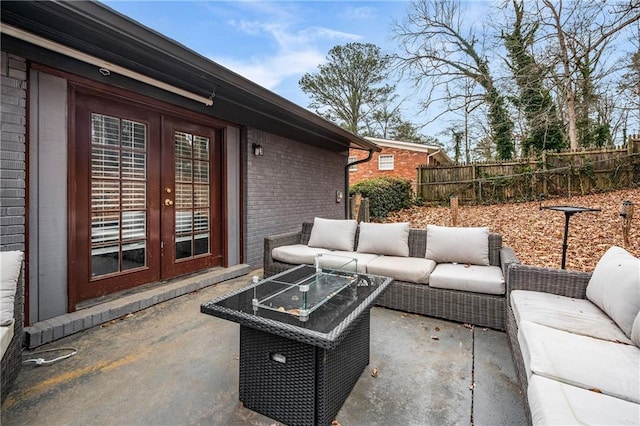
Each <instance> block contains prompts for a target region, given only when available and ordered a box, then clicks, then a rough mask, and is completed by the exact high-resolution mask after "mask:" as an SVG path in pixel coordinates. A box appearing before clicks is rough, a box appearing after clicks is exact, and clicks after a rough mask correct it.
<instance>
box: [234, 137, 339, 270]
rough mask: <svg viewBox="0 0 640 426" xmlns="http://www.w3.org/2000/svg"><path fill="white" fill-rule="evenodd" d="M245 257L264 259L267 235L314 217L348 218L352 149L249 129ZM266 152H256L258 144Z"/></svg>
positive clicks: (295, 228)
mask: <svg viewBox="0 0 640 426" xmlns="http://www.w3.org/2000/svg"><path fill="white" fill-rule="evenodd" d="M242 139H243V141H245V143H246V148H245V153H246V154H245V155H247V158H246V162H244V164H245V165H246V170H245V199H246V202H245V206H246V211H245V220H246V227H245V234H244V235H245V259H244V261H245V263H248V264H251V265H252V266H261V265H262V256H263V251H264V237H266V236H270V235H277V234H281V233H284V232H290V231H299V230H300V229H301V227H302V222H305V221H309V222H312V221H313V219H314V217H316V216H317V217H324V218H328V219H344V218H345V206H344V203H345V201H344V200H342V201H341V202H339V203H338V202H336V191H341V192H344V190H345V187H344V185H345V182H344V168H345V167H346V165H347V153H346V152H343V153H340V152H331V151H327V150H324V149H320V148H316V147H313V146H310V145H305V144H302V143H300V142H297V141H293V140H291V139H287V138H284V137H280V136H275V135H273V134H270V133H267V132H263V131H260V130H256V129H246V130H245V134H244V135H243V138H242ZM254 143H257V144H260V145H262V148H263V151H264V155H263V156H261V157H256V156H255V155H253V148H252V144H254Z"/></svg>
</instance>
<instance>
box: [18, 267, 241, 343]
mask: <svg viewBox="0 0 640 426" xmlns="http://www.w3.org/2000/svg"><path fill="white" fill-rule="evenodd" d="M252 270H253V269H252V267H251V266H250V265H247V264H240V265H235V266H231V267H228V268H214V269H211V270H209V271H206V272H204V273H201V274H195V275H191V276H188V277H180V278H177V279H174V280H171V281H168V282H166V283H164V282H163V283H156V284H154V285H152V286H149V287H150V288H149V287H147V288H146V289H144V290H142V291H134V292H129V293H130V294H126V295H124V296H123V297H118V298H115V299H111V300H106V301H103V302H101V303H96V304H92V305H90V304H85V305H84V306H85V307H84V308H82V307H80V309H78V310H77V311H75V312H71V313H68V314H64V315H60V316H57V317H53V318H49V319H47V320H44V321H40V322H37V323H34V324H33V325H31V326H29V327H25V329H24V333H25V345H26V347H27V348H28V349H33V348H36V347H38V346H41V345H44V344H45V343H49V342H52V341H54V340H58V339H61V338H63V337H66V336H69V335H71V334H74V333H77V332H79V331H83V330H87V329H89V328H92V327H96V326H98V325H101V324H105V323H108V322H109V321H113V320H115V319H118V318H120V317H123V316H125V315H127V314H131V313H134V312H138V311H141V310H143V309H146V308H148V307H150V306H153V305H156V304H158V303H162V302H165V301H167V300H169V299H173V298H175V297H179V296H182V295H184V294H187V293H191V292H194V291H196V290H200V289H202V288H205V287H208V286H211V285H213V284H216V283H219V282H222V281H227V280H230V279H233V278H237V277H240V276H242V275H247V274H248V273H249V272H251V271H252ZM248 282H249V281H247V283H248Z"/></svg>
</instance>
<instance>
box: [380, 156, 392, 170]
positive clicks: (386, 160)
mask: <svg viewBox="0 0 640 426" xmlns="http://www.w3.org/2000/svg"><path fill="white" fill-rule="evenodd" d="M378 170H393V155H389V154H387V155H380V156H379V157H378Z"/></svg>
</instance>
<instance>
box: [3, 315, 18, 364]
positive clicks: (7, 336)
mask: <svg viewBox="0 0 640 426" xmlns="http://www.w3.org/2000/svg"><path fill="white" fill-rule="evenodd" d="M14 324H15V321H14V320H13V319H12V320H11V322H9V324H8V325H3V326H1V327H0V350H1V351H2V353H0V358H2V357H3V356H4V353H5V352H6V351H7V348H8V347H9V344H10V343H11V339H13V334H14V328H15V327H14Z"/></svg>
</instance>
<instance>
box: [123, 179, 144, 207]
mask: <svg viewBox="0 0 640 426" xmlns="http://www.w3.org/2000/svg"><path fill="white" fill-rule="evenodd" d="M146 207H147V184H146V183H145V182H122V208H123V209H125V210H143V209H145V208H146Z"/></svg>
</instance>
